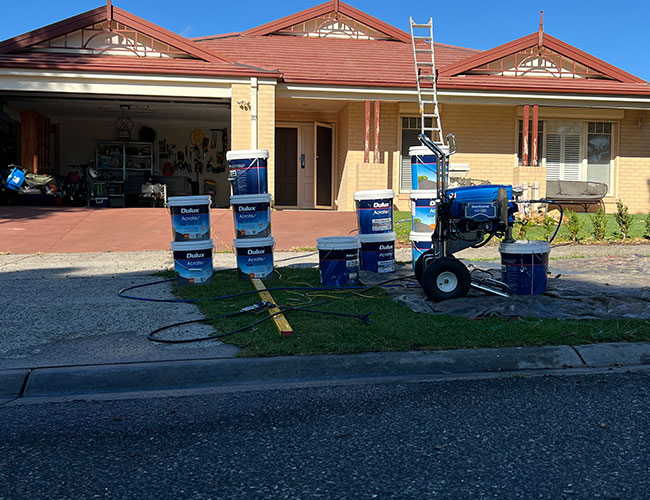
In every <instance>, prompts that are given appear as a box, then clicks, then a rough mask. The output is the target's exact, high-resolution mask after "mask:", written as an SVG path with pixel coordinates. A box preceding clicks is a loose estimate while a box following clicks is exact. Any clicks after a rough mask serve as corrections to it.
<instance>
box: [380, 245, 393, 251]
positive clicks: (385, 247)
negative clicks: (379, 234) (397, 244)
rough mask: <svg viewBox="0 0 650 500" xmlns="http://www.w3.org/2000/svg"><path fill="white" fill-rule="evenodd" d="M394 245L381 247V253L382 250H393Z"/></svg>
mask: <svg viewBox="0 0 650 500" xmlns="http://www.w3.org/2000/svg"><path fill="white" fill-rule="evenodd" d="M392 249H393V245H379V251H380V252H381V251H382V250H392Z"/></svg>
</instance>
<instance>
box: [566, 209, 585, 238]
mask: <svg viewBox="0 0 650 500" xmlns="http://www.w3.org/2000/svg"><path fill="white" fill-rule="evenodd" d="M566 216H567V219H568V220H567V223H566V228H567V230H568V231H569V237H570V238H571V241H578V233H580V231H581V230H582V227H583V226H584V222H582V221H581V220H580V219H579V218H578V214H577V213H575V212H573V211H571V210H567V211H566Z"/></svg>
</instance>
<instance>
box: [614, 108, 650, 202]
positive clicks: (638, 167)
mask: <svg viewBox="0 0 650 500" xmlns="http://www.w3.org/2000/svg"><path fill="white" fill-rule="evenodd" d="M616 163H617V170H618V171H617V172H616V171H615V178H616V180H617V182H616V184H615V187H616V189H615V193H614V196H613V197H612V199H611V200H608V201H609V203H608V211H613V210H615V209H616V207H615V203H616V201H615V200H616V198H619V199H620V200H622V201H623V203H625V204H626V205H627V206H628V207H629V209H630V212H632V213H647V212H648V211H650V113H649V112H647V111H626V112H625V116H624V118H623V120H621V122H620V133H619V157H618V158H617V161H616Z"/></svg>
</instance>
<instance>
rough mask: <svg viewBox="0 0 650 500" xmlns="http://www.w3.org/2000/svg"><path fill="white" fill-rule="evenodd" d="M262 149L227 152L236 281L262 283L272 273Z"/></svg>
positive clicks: (268, 211) (271, 248) (269, 204)
mask: <svg viewBox="0 0 650 500" xmlns="http://www.w3.org/2000/svg"><path fill="white" fill-rule="evenodd" d="M268 158H269V152H268V150H266V149H249V150H241V151H228V152H227V153H226V159H227V160H228V165H229V176H228V179H229V180H230V182H231V185H232V193H233V194H232V196H231V197H230V205H231V206H232V211H233V217H234V220H235V239H234V241H233V246H234V248H235V252H236V254H237V270H238V274H239V278H240V279H242V280H246V279H265V278H269V277H270V276H271V275H272V273H273V247H274V245H275V242H274V240H273V236H271V195H270V194H269V192H268V180H267V179H268V177H267V169H266V166H267V160H268Z"/></svg>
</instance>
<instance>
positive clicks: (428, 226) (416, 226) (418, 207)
mask: <svg viewBox="0 0 650 500" xmlns="http://www.w3.org/2000/svg"><path fill="white" fill-rule="evenodd" d="M411 215H412V221H413V224H412V227H411V229H412V230H413V231H414V232H416V233H426V232H432V231H434V230H435V229H436V190H435V189H427V190H418V191H411Z"/></svg>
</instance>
